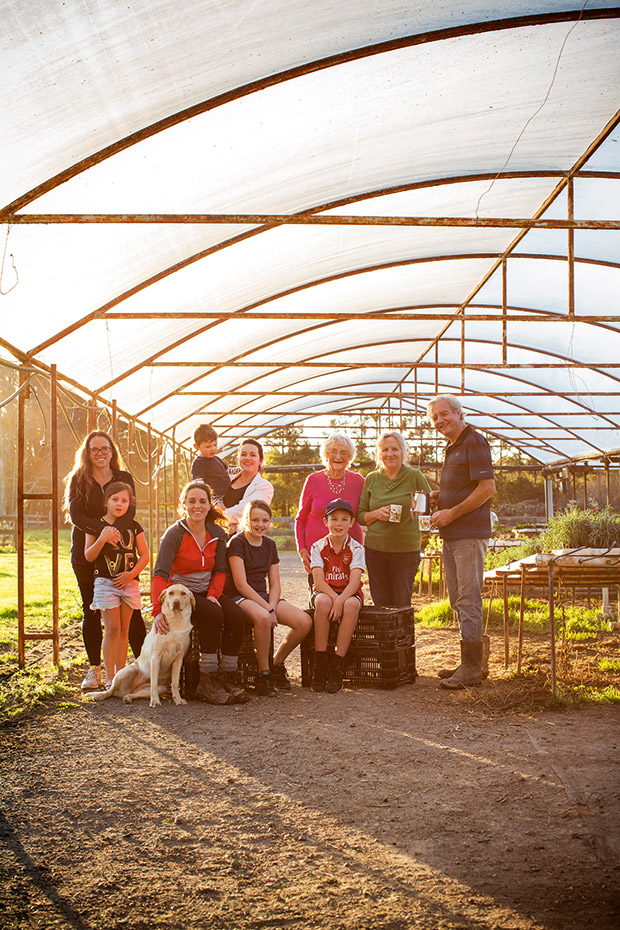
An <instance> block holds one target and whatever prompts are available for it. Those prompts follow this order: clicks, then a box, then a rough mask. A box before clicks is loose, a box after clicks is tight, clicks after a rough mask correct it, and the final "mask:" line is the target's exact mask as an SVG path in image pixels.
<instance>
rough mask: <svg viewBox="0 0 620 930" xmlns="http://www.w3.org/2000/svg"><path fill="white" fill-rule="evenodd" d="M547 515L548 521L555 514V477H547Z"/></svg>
mask: <svg viewBox="0 0 620 930" xmlns="http://www.w3.org/2000/svg"><path fill="white" fill-rule="evenodd" d="M545 515H546V517H547V521H549V520H550V519H551V517H552V516H553V478H551V477H547V478H545Z"/></svg>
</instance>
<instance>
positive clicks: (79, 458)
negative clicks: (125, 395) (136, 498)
mask: <svg viewBox="0 0 620 930" xmlns="http://www.w3.org/2000/svg"><path fill="white" fill-rule="evenodd" d="M112 481H123V482H125V483H126V484H128V485H129V486H130V487H131V488H132V490H133V492H134V494H135V484H134V480H133V478H132V477H131V475H130V474H129V472H128V471H125V470H124V469H123V463H122V461H121V457H120V454H119V452H118V449H117V448H116V446H115V444H114V441H113V440H112V437H111V436H110V435H109V434H108V433H105V432H103V430H93V432H92V433H89V434H88V436H87V437H86V439H85V440H84V442H83V443H82V445H81V446H80V447H79V449H78V450H77V452H76V453H75V460H74V463H73V468H72V469H71V471H70V472H69V474H68V475H67V476H66V478H65V499H64V506H65V513H66V514H67V516H68V517H69V519H70V520H71V523H72V524H73V533H72V536H71V566H72V568H73V571H74V573H75V577H76V579H77V583H78V588H79V589H80V596H81V598H82V610H83V615H84V620H83V622H82V636H83V638H84V648H85V649H86V654H87V656H88V662H89V666H90V668H89V670H88V674H87V675H86V677H85V678H84V681H83V682H82V691H94V690H96V689H97V688H100V687H101V641H102V635H103V634H102V631H101V616H100V614H99V611H98V610H92V609H91V604H92V602H93V595H94V585H95V578H94V568H93V563H92V562H88V561H87V559H86V556H85V555H84V543H85V538H86V534H87V533H90V534H91V535H98V533H99V531H100V529H101V526H100V523H99V520H100V517H102V516H103V515H104V513H105V506H104V492H105V489H106V487H107V486H108V485H109V484H110V483H111V482H112ZM134 516H135V507H134V506H131V507H130V508H129V510H128V511H127V514H126V515H125V519H127V520H128V521H129V522H130V523H131V521H132V520H133V518H134ZM145 636H146V627H145V626H144V620H143V619H142V613H141V612H140V611H139V610H134V612H133V614H132V617H131V621H130V623H129V644H130V646H131V650H132V652H133V654H134V656H136V657H137V656H139V655H140V650H141V649H142V643H143V642H144V637H145Z"/></svg>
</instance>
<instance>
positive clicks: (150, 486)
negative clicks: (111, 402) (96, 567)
mask: <svg viewBox="0 0 620 930" xmlns="http://www.w3.org/2000/svg"><path fill="white" fill-rule="evenodd" d="M152 445H153V444H152V434H151V424H150V423H149V424H147V432H146V480H147V482H148V484H147V502H148V507H149V555H150V559H149V571H150V574H151V582H152V581H153V552H154V547H153V529H154V527H153V482H152V480H151V450H152Z"/></svg>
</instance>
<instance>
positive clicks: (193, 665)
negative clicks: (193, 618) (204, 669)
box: [179, 627, 200, 701]
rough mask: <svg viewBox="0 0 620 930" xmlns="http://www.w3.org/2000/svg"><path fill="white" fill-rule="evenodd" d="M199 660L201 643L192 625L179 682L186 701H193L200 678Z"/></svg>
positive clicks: (182, 695)
mask: <svg viewBox="0 0 620 930" xmlns="http://www.w3.org/2000/svg"><path fill="white" fill-rule="evenodd" d="M199 660H200V643H199V642H198V634H197V633H196V630H195V629H194V628H193V627H192V632H191V634H190V637H189V648H188V650H187V652H186V653H185V658H184V659H183V665H182V666H181V677H180V684H179V691H180V692H181V697H184V698H185V700H186V701H191V699H192V698H193V697H194V693H195V691H196V687H197V685H198V679H199V678H200V667H199V664H198V663H199Z"/></svg>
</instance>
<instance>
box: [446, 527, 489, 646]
mask: <svg viewBox="0 0 620 930" xmlns="http://www.w3.org/2000/svg"><path fill="white" fill-rule="evenodd" d="M487 544H488V539H444V541H443V568H444V573H445V577H446V585H447V588H448V597H449V599H450V607H451V608H452V610H453V611H454V612H455V613H456V615H457V617H458V621H459V627H460V630H461V638H462V639H467V640H469V641H471V642H476V643H479V642H480V640H481V639H482V582H483V574H484V556H485V553H486V551H487Z"/></svg>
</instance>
